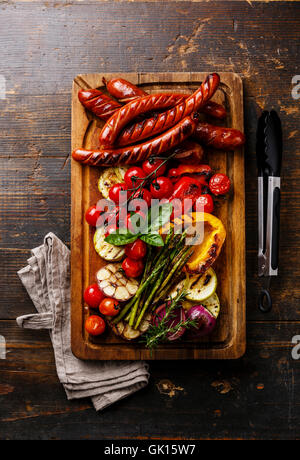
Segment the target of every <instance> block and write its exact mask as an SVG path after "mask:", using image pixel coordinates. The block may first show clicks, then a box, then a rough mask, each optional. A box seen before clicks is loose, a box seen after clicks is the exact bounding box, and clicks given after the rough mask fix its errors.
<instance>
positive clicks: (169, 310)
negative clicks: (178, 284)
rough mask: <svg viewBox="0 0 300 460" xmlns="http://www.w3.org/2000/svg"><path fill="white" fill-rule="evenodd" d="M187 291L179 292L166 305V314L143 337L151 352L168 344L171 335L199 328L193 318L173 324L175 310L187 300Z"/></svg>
mask: <svg viewBox="0 0 300 460" xmlns="http://www.w3.org/2000/svg"><path fill="white" fill-rule="evenodd" d="M186 295H187V292H186V291H185V290H182V291H181V292H180V291H179V292H178V293H177V295H176V297H175V298H174V299H172V300H171V301H170V303H169V305H168V302H167V304H166V312H165V315H164V316H163V317H162V318H159V319H158V318H157V321H156V322H155V324H150V326H149V328H148V330H147V332H146V333H145V335H144V336H143V337H142V339H141V341H142V342H144V343H145V345H146V347H147V348H149V349H150V350H153V349H154V348H156V347H157V346H158V345H159V344H160V343H163V342H166V341H167V340H168V337H169V336H170V335H173V334H176V333H177V332H179V331H180V330H181V329H182V328H183V329H189V328H191V327H197V322H196V321H195V320H193V319H191V318H188V319H185V320H183V321H178V323H177V324H175V325H173V324H172V321H171V320H172V319H174V318H175V317H176V315H175V310H176V309H177V308H178V307H180V306H181V304H182V301H183V300H184V299H185V298H186Z"/></svg>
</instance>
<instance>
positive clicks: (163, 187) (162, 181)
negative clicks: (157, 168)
mask: <svg viewBox="0 0 300 460" xmlns="http://www.w3.org/2000/svg"><path fill="white" fill-rule="evenodd" d="M150 192H151V195H152V196H153V198H158V199H161V198H169V197H170V196H171V195H172V192H173V184H172V182H171V180H170V179H169V178H168V177H165V176H160V177H158V178H157V179H155V180H154V181H153V182H152V184H151V185H150Z"/></svg>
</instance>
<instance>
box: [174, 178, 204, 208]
mask: <svg viewBox="0 0 300 460" xmlns="http://www.w3.org/2000/svg"><path fill="white" fill-rule="evenodd" d="M201 193H202V185H201V184H200V182H199V181H198V180H197V179H193V178H191V177H182V178H181V179H179V181H178V182H177V183H176V184H175V186H174V190H173V193H172V195H171V196H170V198H169V201H172V200H174V199H179V200H181V201H183V200H186V199H187V200H191V202H192V205H193V204H194V203H195V201H196V199H197V198H198V197H199V196H200V195H201Z"/></svg>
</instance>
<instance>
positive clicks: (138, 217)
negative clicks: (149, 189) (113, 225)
mask: <svg viewBox="0 0 300 460" xmlns="http://www.w3.org/2000/svg"><path fill="white" fill-rule="evenodd" d="M145 220H146V216H145V214H144V213H143V212H142V211H137V212H135V213H134V214H132V215H131V214H130V213H128V214H127V216H126V219H125V228H127V229H128V230H129V231H130V232H131V233H135V234H136V233H139V231H140V229H141V227H142V226H143V224H144V221H145Z"/></svg>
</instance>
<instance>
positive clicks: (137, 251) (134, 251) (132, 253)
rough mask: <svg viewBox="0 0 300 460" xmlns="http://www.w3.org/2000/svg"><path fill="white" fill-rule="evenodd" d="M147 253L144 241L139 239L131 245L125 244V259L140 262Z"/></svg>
mask: <svg viewBox="0 0 300 460" xmlns="http://www.w3.org/2000/svg"><path fill="white" fill-rule="evenodd" d="M146 253H147V245H146V243H144V241H142V240H140V239H139V238H138V239H137V240H135V241H134V242H133V243H129V244H126V246H125V254H126V256H127V257H129V258H130V259H133V260H141V259H143V258H144V257H145V255H146Z"/></svg>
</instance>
